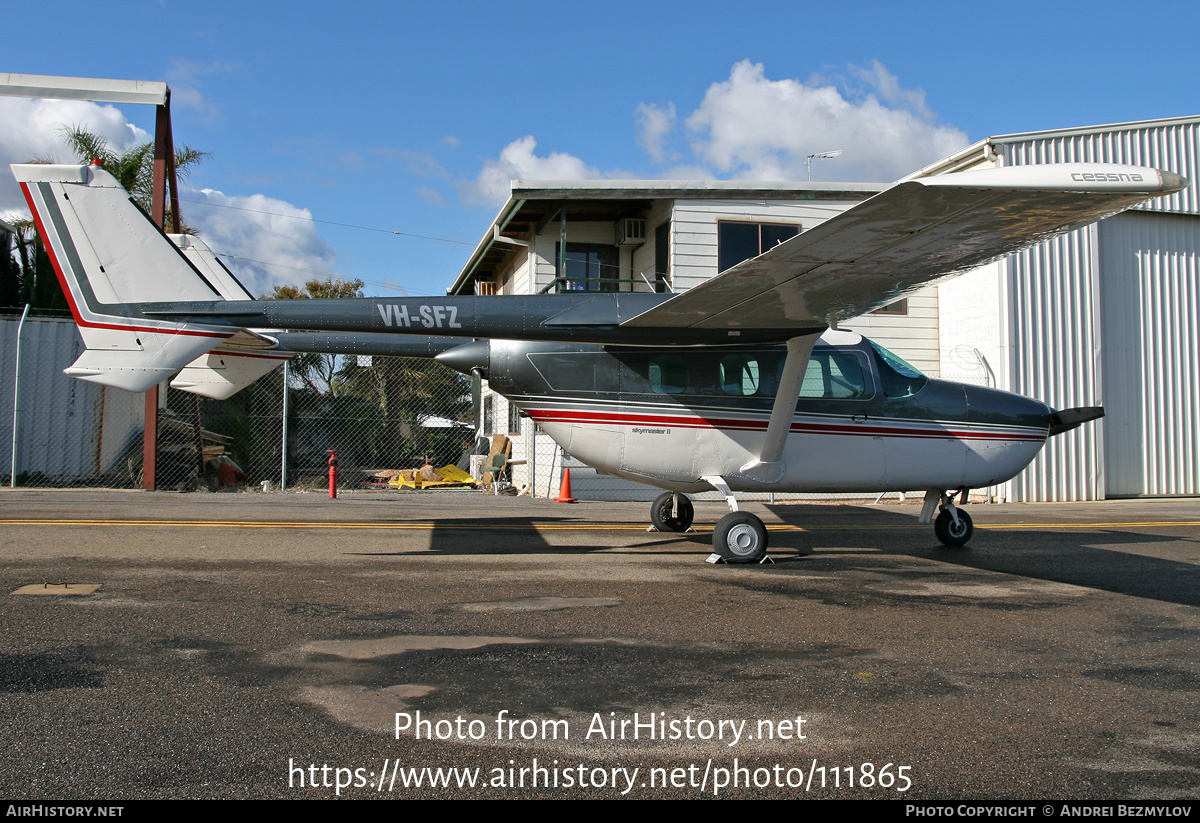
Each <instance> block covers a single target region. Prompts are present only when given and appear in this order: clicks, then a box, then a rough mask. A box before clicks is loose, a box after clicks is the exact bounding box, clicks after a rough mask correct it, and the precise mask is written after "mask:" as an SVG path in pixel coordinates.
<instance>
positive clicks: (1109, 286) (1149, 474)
mask: <svg viewBox="0 0 1200 823" xmlns="http://www.w3.org/2000/svg"><path fill="white" fill-rule="evenodd" d="M1100 229H1101V230H1100V259H1101V261H1102V267H1101V269H1102V270H1101V274H1100V282H1101V294H1102V295H1103V309H1102V317H1103V327H1104V341H1103V353H1104V357H1103V361H1104V386H1105V392H1104V404H1105V408H1106V410H1107V411H1108V417H1107V418H1106V419H1105V421H1104V422H1105V452H1106V457H1107V479H1106V483H1105V487H1106V494H1107V496H1109V497H1124V496H1129V495H1142V494H1148V495H1178V494H1200V456H1198V450H1200V373H1198V370H1197V367H1196V362H1197V357H1198V355H1200V331H1197V324H1198V322H1200V321H1198V318H1200V266H1198V265H1197V264H1198V261H1200V218H1197V217H1192V216H1170V215H1151V214H1121V215H1117V216H1116V217H1114V218H1112V219H1111V220H1106V221H1105V222H1104V223H1103V224H1102V225H1101V227H1100Z"/></svg>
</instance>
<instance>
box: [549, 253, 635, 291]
mask: <svg viewBox="0 0 1200 823" xmlns="http://www.w3.org/2000/svg"><path fill="white" fill-rule="evenodd" d="M561 250H562V243H555V244H554V268H555V275H554V276H555V277H557V278H559V280H558V289H559V291H618V286H619V285H620V282H619V281H618V279H617V278H618V277H619V276H620V271H619V268H618V261H617V247H616V246H604V245H600V244H596V243H568V244H567V254H566V258H567V260H566V262H567V270H566V273H563V272H561V271H558V267H559V263H560V259H559V258H560V256H561Z"/></svg>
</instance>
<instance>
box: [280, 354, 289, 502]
mask: <svg viewBox="0 0 1200 823" xmlns="http://www.w3.org/2000/svg"><path fill="white" fill-rule="evenodd" d="M287 414H288V361H286V360H284V361H283V442H282V444H281V448H280V449H279V452H280V454H282V455H283V457H282V458H281V460H280V464H279V491H281V492H285V491H287Z"/></svg>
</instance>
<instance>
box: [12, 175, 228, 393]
mask: <svg viewBox="0 0 1200 823" xmlns="http://www.w3.org/2000/svg"><path fill="white" fill-rule="evenodd" d="M12 170H13V174H14V176H15V177H16V178H17V182H18V183H20V184H21V190H22V191H23V192H24V194H25V199H26V201H27V202H28V203H29V208H30V210H31V211H32V212H33V219H34V222H35V224H36V226H37V229H38V233H39V234H40V235H41V237H42V242H43V243H44V244H45V247H46V253H47V254H48V256H49V257H50V261H51V263H52V264H53V266H54V270H55V272H56V273H57V275H58V279H59V283H60V284H61V285H62V289H63V293H64V294H65V295H66V298H67V302H68V303H69V304H70V306H71V313H72V314H73V315H74V316H75V322H76V323H77V324H78V326H79V332H80V334H81V335H82V336H83V341H84V345H85V346H86V347H87V351H85V352H84V353H83V354H82V355H81V356H80V358H79V359H78V360H76V361H75V364H74V365H73V366H71V368H69V369H66V370H65V371H66V373H67V374H69V375H71V376H73V377H79V378H81V379H83V380H91V381H93V382H96V383H103V384H104V385H108V386H114V387H116V388H119V389H126V390H128V391H137V392H140V391H146V390H147V389H149V388H150V387H151V386H153V385H154V384H155V383H158V382H160V381H162V380H165V379H167V378H168V377H170V376H171V375H172V374H174V373H175V372H176V371H178V370H179V369H180V368H181V367H182V366H183V365H184V364H185V363H188V362H189V361H191V360H194V359H195V358H196V357H198V356H200V355H202V354H204V353H205V352H207V351H209V350H210V349H212V348H214V347H215V346H217V345H218V344H219V343H220V342H221V341H223V340H225V339H227V338H229V337H231V336H232V335H233V334H234V333H235V332H236V331H237V329H232V328H230V327H228V326H215V325H214V326H206V325H199V324H194V323H176V322H171V321H165V320H158V319H152V318H147V317H145V316H144V315H143V314H142V313H141V312H140V311H139V310H138V309H137V307H136V306H134V305H129V304H136V303H147V302H173V301H181V300H219V299H221V298H222V295H221V294H220V292H219V291H218V289H217V288H215V287H214V286H213V284H212V283H210V282H209V281H208V280H207V279H206V278H205V277H204V275H203V274H201V272H200V271H199V270H198V269H197V268H196V267H195V266H193V265H192V264H191V263H190V262H189V261H188V260H187V258H186V257H185V256H184V255H183V253H182V252H180V250H179V249H178V248H176V246H175V244H173V243H172V242H171V241H170V240H168V239H167V236H166V235H164V234H163V233H162V232H161V231H160V230H159V229H158V227H157V226H155V225H154V223H152V222H151V221H150V218H149V217H147V216H146V214H145V212H143V211H142V210H141V209H140V208H138V206H137V204H136V203H134V202H133V200H132V199H131V198H130V197H129V194H128V192H126V191H125V190H124V189H123V188H122V187H121V185H120V184H119V183H118V182H117V180H116V178H114V177H113V176H112V175H111V174H109V173H108V172H106V171H104V170H103V169H101V168H99V167H98V166H58V165H41V164H38V165H14V166H12Z"/></svg>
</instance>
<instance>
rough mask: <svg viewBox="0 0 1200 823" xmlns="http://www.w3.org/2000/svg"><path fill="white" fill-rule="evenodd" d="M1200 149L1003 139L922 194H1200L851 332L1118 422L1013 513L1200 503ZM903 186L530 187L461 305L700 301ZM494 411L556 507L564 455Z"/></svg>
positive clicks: (939, 372) (1054, 454) (1096, 228)
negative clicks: (1040, 167)
mask: <svg viewBox="0 0 1200 823" xmlns="http://www.w3.org/2000/svg"><path fill="white" fill-rule="evenodd" d="M1198 149H1200V117H1188V118H1172V119H1167V120H1153V121H1143V122H1136V123H1120V124H1114V125H1106V126H1095V127H1088V128H1078V129H1067V130H1059V131H1046V132H1031V133H1026V134H1011V135H1001V136H997V137H989V138H987V139H985V140H981V141H979V142H977V143H975V144H974V145H972V146H969V147H967V148H965V149H963V150H961V151H959V152H958V153H956V154H954V155H951V156H950V157H947V158H945V159H943V160H940V161H938V162H937V163H934V164H932V165H930V166H927V167H926V168H924V169H921V170H920V171H917V172H915V173H914V174H913V175H910V177H913V178H915V177H923V176H931V175H936V174H946V173H951V172H956V171H966V170H969V169H978V168H988V167H996V166H1011V165H1027V164H1035V163H1070V162H1114V163H1128V164H1134V165H1146V166H1154V167H1156V168H1163V169H1168V170H1170V171H1174V172H1177V173H1179V174H1182V175H1184V176H1185V177H1187V178H1189V179H1190V180H1192V181H1193V183H1192V185H1191V186H1190V187H1189V188H1188V189H1186V190H1184V191H1182V192H1180V193H1178V194H1175V195H1171V196H1170V197H1165V198H1161V199H1157V200H1155V201H1151V202H1149V203H1147V204H1145V205H1142V206H1139V207H1137V208H1136V209H1134V210H1131V211H1129V212H1126V213H1125V214H1121V215H1118V216H1116V217H1114V218H1110V219H1109V220H1105V221H1103V222H1101V223H1099V224H1096V225H1093V226H1090V227H1088V228H1085V229H1082V230H1080V231H1077V232H1074V233H1072V234H1070V235H1067V236H1065V237H1062V238H1059V239H1057V240H1054V241H1051V242H1050V243H1047V244H1043V245H1041V246H1038V247H1036V248H1034V249H1032V250H1030V251H1028V252H1024V253H1022V254H1019V255H1016V256H1014V257H1011V258H1008V259H1007V260H1004V261H1001V262H999V263H995V264H992V265H990V266H986V267H984V268H982V269H979V270H977V271H975V272H972V273H970V274H968V275H966V276H963V277H961V278H959V279H957V280H954V281H951V282H950V283H948V284H945V285H943V286H941V287H934V288H931V289H929V290H927V291H925V292H922V293H920V294H918V295H914V296H913V297H911V298H909V299H908V300H906V301H900V302H899V303H897V304H893V305H892V306H888V307H887V308H886V309H885V310H881V311H880V312H876V313H873V314H871V315H864V316H862V317H857V318H850V319H848V320H846V321H844V322H842V323H840V324H839V325H840V326H841V327H843V328H849V329H853V330H855V331H860V332H862V333H863V334H866V335H867V336H869V337H872V338H874V339H876V340H878V341H879V342H880V343H882V344H883V345H884V346H886V347H888V348H890V349H892V350H893V351H896V352H897V353H899V354H900V355H901V356H903V357H904V358H905V359H907V360H909V361H910V362H911V363H913V365H915V366H917V367H918V368H920V369H921V370H923V371H925V372H927V373H929V374H931V375H935V376H942V377H945V378H947V379H953V380H960V381H963V382H978V383H982V384H986V385H991V386H995V387H998V388H1002V389H1008V390H1010V391H1014V392H1017V393H1019V394H1024V395H1028V396H1031V397H1037V398H1039V399H1041V400H1043V401H1045V402H1048V403H1050V404H1051V405H1054V406H1056V407H1058V408H1066V407H1071V406H1082V405H1096V404H1101V405H1104V406H1105V408H1106V410H1107V412H1108V416H1107V417H1106V418H1105V419H1104V420H1103V421H1100V422H1098V423H1094V424H1091V425H1088V426H1084V427H1081V428H1080V429H1078V430H1076V431H1074V432H1071V433H1069V434H1068V435H1065V436H1062V437H1058V438H1055V439H1054V440H1053V441H1051V443H1050V444H1048V445H1047V448H1046V450H1045V451H1044V452H1043V453H1042V455H1041V456H1040V457H1039V458H1038V459H1037V460H1036V461H1035V462H1034V463H1033V465H1031V466H1030V468H1029V469H1027V470H1026V471H1025V472H1024V473H1023V474H1021V475H1020V476H1018V477H1017V478H1015V479H1014V480H1012V481H1010V482H1009V483H1007V484H1005V485H1004V487H1002V488H999V489H996V490H995V492H996V494H997V496H998V497H999V498H1000V499H1006V500H1015V501H1074V500H1101V499H1105V498H1108V497H1130V496H1170V495H1195V494H1200V457H1198V456H1197V451H1198V447H1200V442H1198V440H1200V374H1198V367H1197V364H1196V360H1197V358H1196V357H1195V353H1196V352H1197V351H1198V350H1200V333H1198V332H1197V319H1196V318H1197V316H1198V314H1200V272H1198V265H1200V264H1198V261H1197V249H1198V248H1200V210H1198V209H1200V207H1198V203H1197V189H1196V182H1195V181H1196V179H1197V162H1196V156H1197V151H1198ZM884 187H885V184H861V183H757V182H755V183H750V182H745V181H705V182H695V181H686V182H680V181H662V180H581V181H521V180H518V181H513V184H512V193H511V195H510V197H509V199H508V201H507V202H506V203H505V204H504V206H503V207H501V209H500V211H499V213H498V215H497V217H496V219H495V220H494V221H493V222H492V224H491V225H490V226H489V227H488V229H487V231H486V232H485V234H484V236H483V238H482V239H481V240H480V242H479V243H478V245H477V246H476V248H475V250H474V252H473V253H472V255H471V256H470V258H469V259H468V261H467V263H466V265H465V266H464V267H463V269H462V271H461V272H460V273H459V275H458V277H457V278H456V279H455V282H454V284H453V286H452V287H451V288H450V289H449V290H448V291H449V293H451V294H485V295H486V294H537V293H546V292H552V291H567V290H570V291H577V290H582V291H589V290H590V291H650V290H654V291H667V290H670V291H683V290H685V289H687V288H690V287H692V286H694V285H696V284H697V283H700V282H703V281H704V280H706V279H708V278H710V277H713V276H714V275H716V274H717V273H718V272H720V271H723V270H724V269H726V268H728V267H729V266H731V265H733V264H735V263H737V262H740V261H741V260H744V259H746V258H748V257H752V256H754V255H756V254H759V253H761V252H762V251H765V250H766V249H768V248H770V247H771V246H772V245H774V244H775V243H777V242H780V241H781V240H785V239H787V238H788V237H791V236H792V235H793V234H795V233H796V232H799V231H804V230H807V229H809V228H812V227H813V226H815V225H817V224H819V223H820V222H822V221H823V220H825V219H828V218H829V217H831V216H833V215H834V214H837V213H840V212H841V211H844V210H845V209H847V208H849V207H850V206H852V205H853V204H854V203H856V202H859V201H860V200H862V199H865V198H867V197H869V196H870V195H872V194H874V193H875V192H877V191H879V190H881V189H882V188H884ZM1067 352H1069V353H1071V354H1070V355H1067V354H1065V353H1067ZM482 405H483V409H482V412H483V420H484V427H485V431H487V432H489V433H492V432H496V433H502V432H507V433H508V434H509V435H510V436H511V437H512V439H513V440H514V447H515V453H517V454H518V456H519V455H520V454H521V453H522V452H524V454H526V455H528V457H529V458H530V460H529V463H530V464H529V465H528V466H525V467H519V468H518V471H519V472H521V475H519V476H518V482H519V483H520V482H533V484H534V486H535V488H537V489H538V493H539V494H541V493H543V492H544V491H550V492H556V491H557V486H556V478H555V477H553V476H552V475H555V474H556V473H557V468H556V467H555V466H554V465H553V462H552V461H553V459H554V458H553V457H548V455H552V454H553V451H552V450H544V449H542V447H541V445H540V443H539V441H541V440H542V439H543V438H542V437H538V436H536V435H535V434H534V431H533V427H532V424H531V422H530V421H528V420H522V419H521V418H520V416H519V415H518V414H517V412H516V410H515V408H510V407H509V405H508V404H507V402H506V401H505V400H504V398H502V397H500V396H499V395H494V394H491V393H489V392H487V391H486V390H485V392H484V396H483V401H482ZM531 438H532V439H531ZM547 449H549V447H548V446H547ZM539 451H540V452H542V454H543V457H541V458H539V457H538V456H537V455H538V453H539ZM539 459H540V461H541V464H542V468H541V469H540V470H539V468H538V461H539ZM548 461H549V462H550V465H547V462H548ZM547 472H548V473H549V475H548V476H547V477H546V478H545V479H543V477H542V475H543V474H544V473H547ZM543 483H544V484H545V485H544V486H543ZM610 499H611V498H610Z"/></svg>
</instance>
